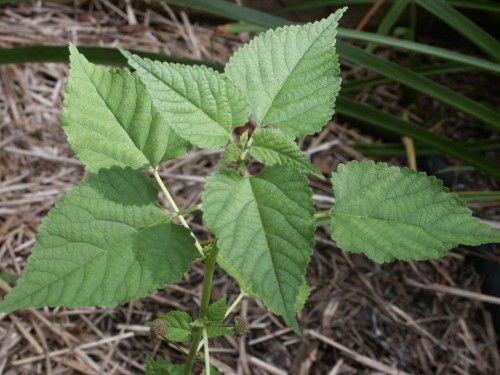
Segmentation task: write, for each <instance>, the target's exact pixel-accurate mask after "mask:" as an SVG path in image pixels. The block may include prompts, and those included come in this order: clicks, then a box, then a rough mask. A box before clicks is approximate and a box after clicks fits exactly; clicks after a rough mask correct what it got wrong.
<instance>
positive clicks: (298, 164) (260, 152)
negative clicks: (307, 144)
mask: <svg viewBox="0 0 500 375" xmlns="http://www.w3.org/2000/svg"><path fill="white" fill-rule="evenodd" d="M252 139H253V144H252V148H251V149H250V154H251V155H252V156H253V157H254V158H255V159H257V160H258V161H260V162H261V163H265V164H267V165H275V164H277V165H289V166H291V167H294V168H296V169H298V170H299V171H301V172H309V173H311V174H313V175H314V176H316V177H319V178H321V179H324V178H325V177H324V176H323V175H322V174H321V172H320V171H318V170H317V169H316V168H315V167H314V165H312V164H311V162H310V161H309V159H308V158H307V156H306V155H304V153H303V152H302V151H301V150H300V148H299V146H298V145H297V143H295V141H293V140H292V139H290V138H289V137H288V136H286V135H285V134H283V133H281V132H280V131H277V130H276V129H272V128H257V129H255V131H254V133H253V135H252Z"/></svg>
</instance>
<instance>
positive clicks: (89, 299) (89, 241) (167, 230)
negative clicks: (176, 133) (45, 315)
mask: <svg viewBox="0 0 500 375" xmlns="http://www.w3.org/2000/svg"><path fill="white" fill-rule="evenodd" d="M157 195H158V192H157V190H156V188H155V185H154V182H153V180H151V179H150V178H148V177H147V176H146V175H144V174H143V173H142V172H140V171H134V170H132V169H130V168H126V169H122V168H118V167H113V168H111V169H101V170H100V171H99V174H91V175H90V176H89V178H88V179H87V180H84V181H81V182H80V183H78V184H77V185H76V186H75V187H74V188H73V189H71V190H70V191H69V192H68V193H67V194H66V195H65V196H64V197H63V198H62V199H61V200H60V201H59V203H58V204H57V205H56V207H55V208H54V209H52V210H51V211H50V212H49V214H48V216H47V217H46V218H45V219H44V220H43V222H42V225H41V226H40V229H39V233H38V235H37V237H36V243H35V247H34V249H33V254H32V255H31V256H30V258H29V259H28V266H27V267H26V268H25V269H24V271H23V275H22V276H21V278H20V279H19V281H18V283H17V286H16V287H15V288H14V289H13V290H12V292H11V293H10V294H9V295H7V297H5V300H4V301H3V302H1V303H0V311H4V312H9V311H14V310H22V309H28V308H32V307H35V308H36V307H43V306H61V305H64V306H68V307H83V306H110V307H111V306H116V305H119V304H122V303H125V302H127V301H130V300H132V299H136V298H141V297H146V296H147V295H148V294H149V293H151V292H153V291H155V290H156V289H158V288H160V287H163V286H164V285H165V284H167V283H170V282H172V281H174V280H178V279H180V278H181V277H182V275H183V272H185V271H186V270H187V269H188V268H189V265H190V264H191V262H192V261H193V260H194V259H195V258H196V257H197V252H196V249H195V247H194V240H193V238H192V237H191V235H190V232H189V230H187V229H186V228H184V227H182V226H179V225H175V224H173V223H172V222H171V221H170V219H169V217H168V216H166V213H165V211H164V210H163V209H162V208H161V207H159V206H158V204H157Z"/></svg>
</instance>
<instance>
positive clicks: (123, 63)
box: [0, 46, 224, 72]
mask: <svg viewBox="0 0 500 375" xmlns="http://www.w3.org/2000/svg"><path fill="white" fill-rule="evenodd" d="M78 50H79V51H80V52H81V53H82V54H83V55H85V57H86V58H87V59H88V60H89V61H90V62H92V63H94V64H101V65H112V66H119V67H128V64H127V59H126V58H125V57H124V56H123V55H122V54H121V53H120V51H118V50H117V49H116V48H102V47H78ZM130 52H132V53H134V54H136V55H138V56H140V57H147V58H149V59H151V60H158V61H162V62H171V63H178V64H186V65H205V66H208V67H210V68H212V69H214V70H217V71H219V72H220V71H223V70H224V66H223V65H221V64H217V63H211V62H206V61H199V60H193V59H186V58H182V57H175V56H166V55H161V54H159V53H152V52H142V51H136V50H130ZM68 62H69V52H68V46H29V47H15V48H3V49H0V65H1V64H26V63H68Z"/></svg>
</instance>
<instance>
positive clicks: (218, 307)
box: [207, 295, 227, 323]
mask: <svg viewBox="0 0 500 375" xmlns="http://www.w3.org/2000/svg"><path fill="white" fill-rule="evenodd" d="M226 302H227V300H226V296H225V295H224V296H223V297H222V298H221V299H219V300H218V301H216V302H214V303H211V304H210V306H208V311H207V319H208V320H209V321H211V322H216V323H222V321H223V320H224V319H225V317H226V311H227V307H226Z"/></svg>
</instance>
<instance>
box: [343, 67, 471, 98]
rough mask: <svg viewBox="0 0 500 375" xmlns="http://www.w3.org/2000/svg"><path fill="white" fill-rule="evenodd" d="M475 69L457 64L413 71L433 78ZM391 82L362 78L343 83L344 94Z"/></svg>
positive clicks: (386, 79) (382, 78) (383, 79)
mask: <svg viewBox="0 0 500 375" xmlns="http://www.w3.org/2000/svg"><path fill="white" fill-rule="evenodd" d="M472 69H473V68H471V67H469V66H464V65H462V64H456V63H445V64H441V65H431V66H424V67H419V68H415V69H414V70H413V71H414V72H415V73H417V74H419V75H421V76H426V77H427V76H433V75H438V74H451V73H461V72H467V71H470V70H472ZM390 82H394V80H393V79H390V78H386V77H381V78H360V79H357V80H355V81H352V82H343V83H342V93H343V94H345V93H348V92H353V91H359V90H362V89H364V88H367V87H374V86H380V85H386V84H388V83H390Z"/></svg>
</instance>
